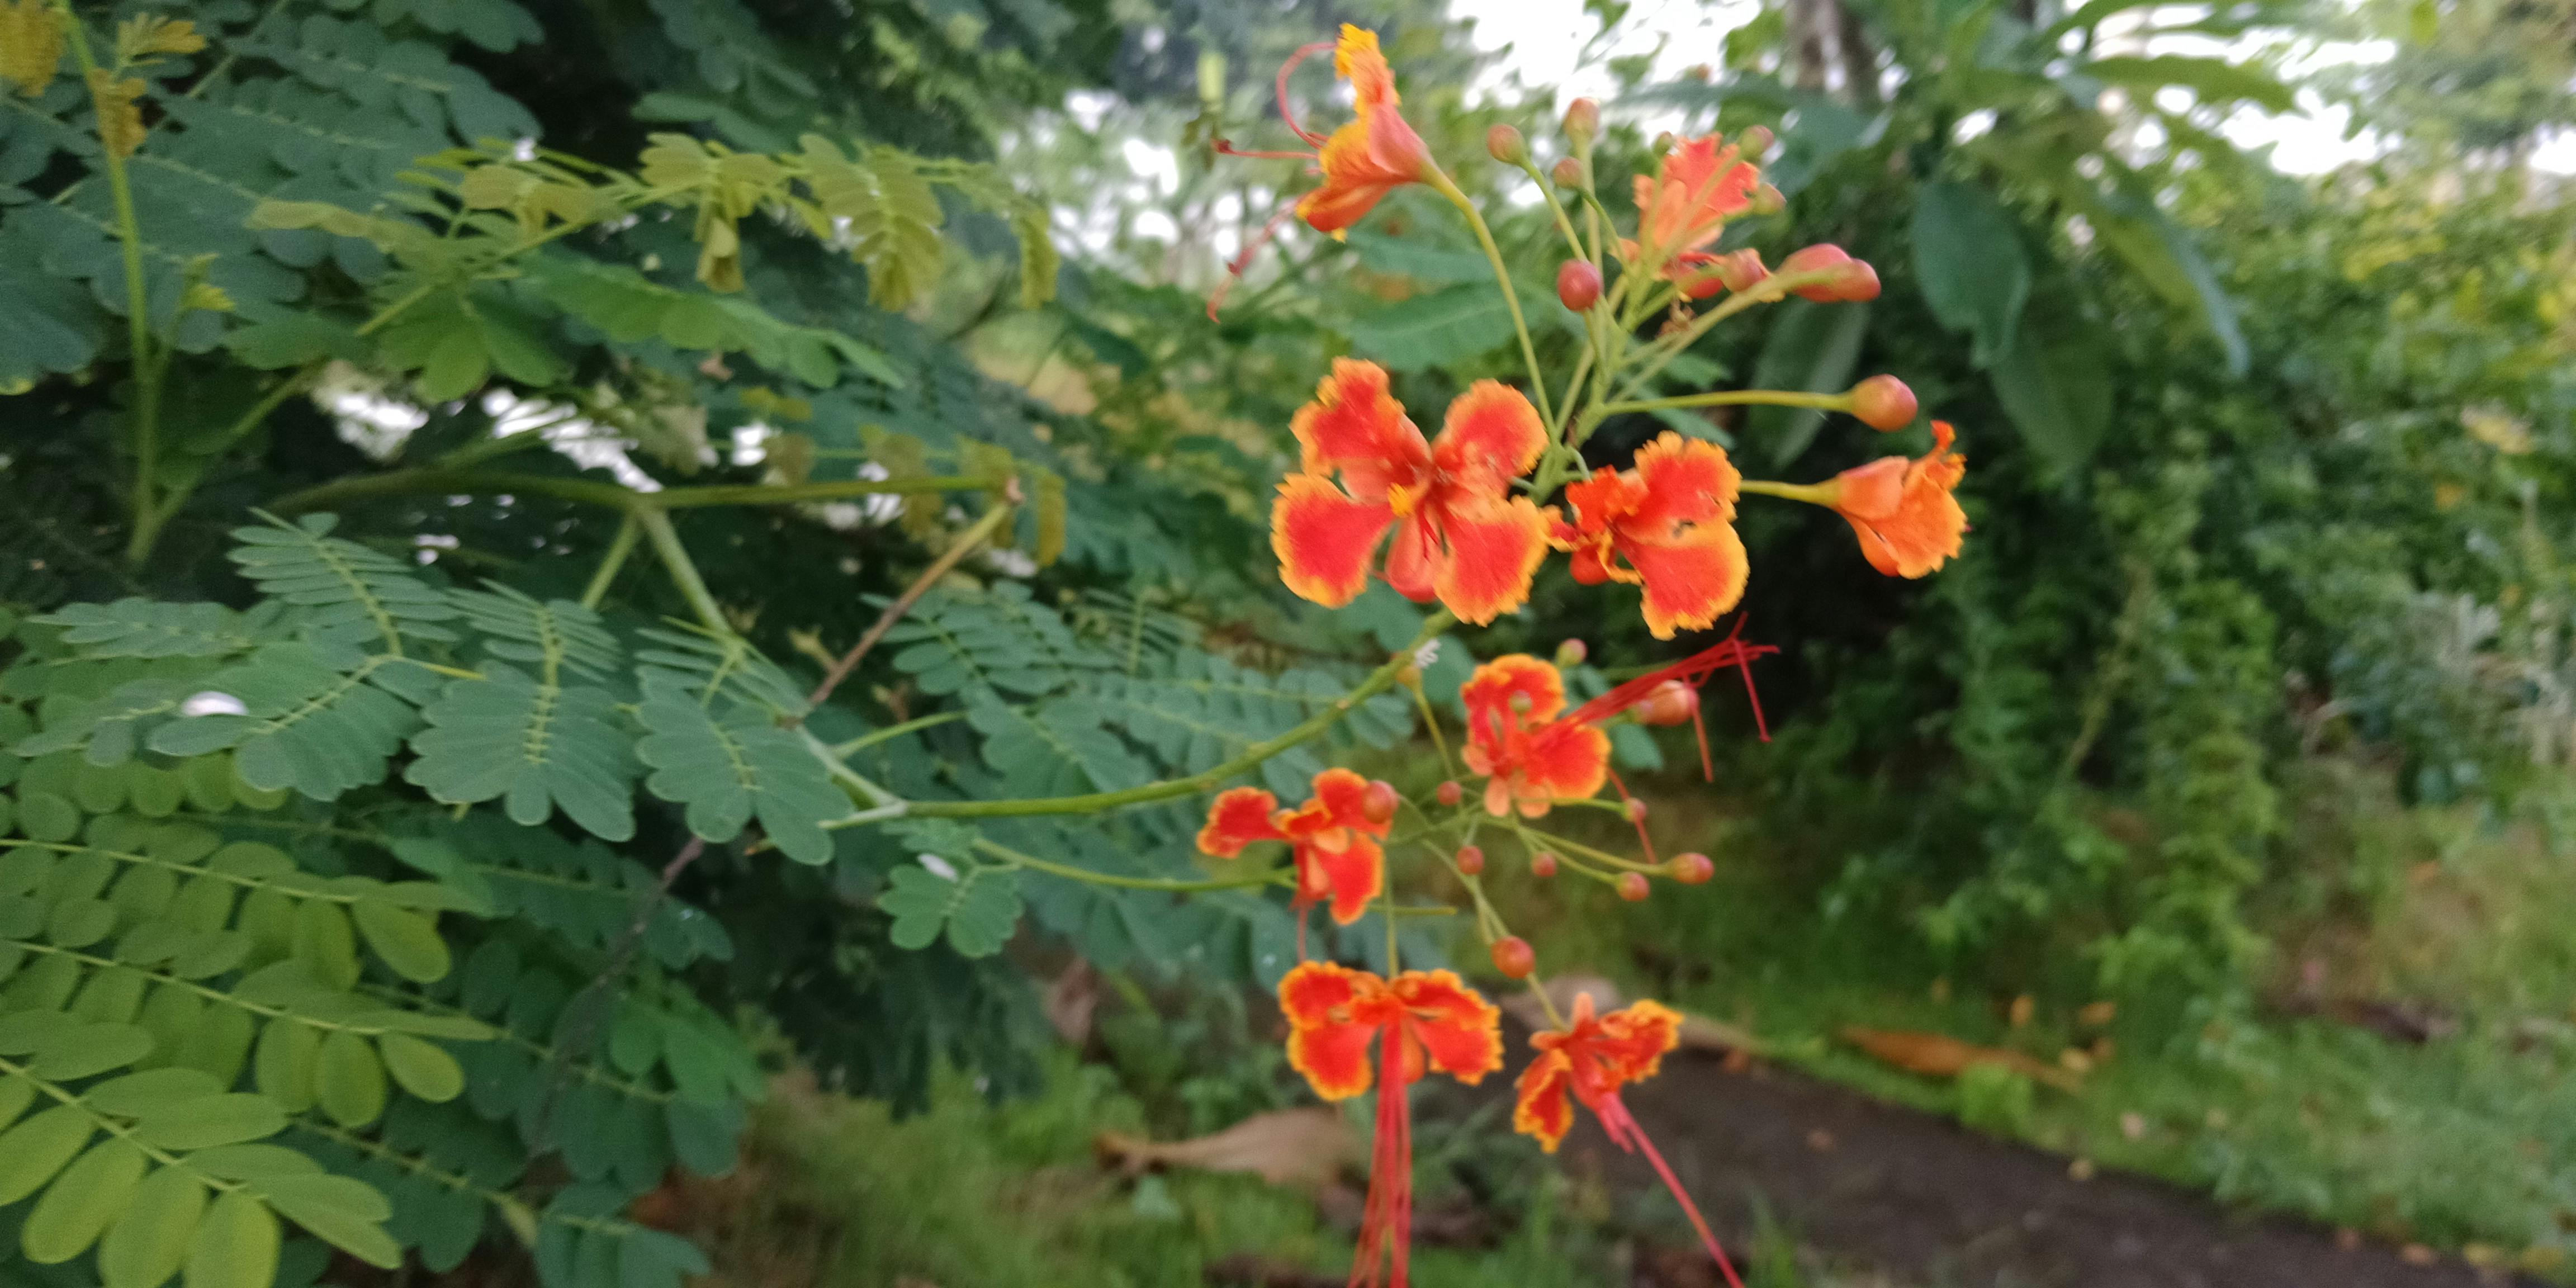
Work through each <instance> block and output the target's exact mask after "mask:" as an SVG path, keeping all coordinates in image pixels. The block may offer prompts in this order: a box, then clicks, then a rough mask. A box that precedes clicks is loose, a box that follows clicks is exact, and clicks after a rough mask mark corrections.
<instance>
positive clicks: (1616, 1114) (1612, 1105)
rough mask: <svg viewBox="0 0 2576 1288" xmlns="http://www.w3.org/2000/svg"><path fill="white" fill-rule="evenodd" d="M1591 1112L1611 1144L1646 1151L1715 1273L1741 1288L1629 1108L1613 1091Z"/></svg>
mask: <svg viewBox="0 0 2576 1288" xmlns="http://www.w3.org/2000/svg"><path fill="white" fill-rule="evenodd" d="M1592 1112H1593V1113H1594V1114H1596V1115H1598V1116H1599V1117H1600V1119H1601V1127H1602V1130H1603V1131H1605V1132H1607V1133H1608V1134H1609V1136H1610V1143H1611V1144H1613V1145H1617V1146H1618V1147H1619V1148H1621V1149H1623V1150H1626V1151H1627V1152H1629V1153H1631V1154H1634V1153H1637V1152H1638V1151H1640V1150H1643V1151H1644V1152H1645V1155H1646V1161H1647V1162H1648V1163H1650V1164H1652V1165H1653V1166H1654V1169H1655V1175H1657V1176H1660V1177H1662V1178H1664V1188H1665V1189H1668V1190H1671V1191H1672V1192H1673V1201H1674V1202H1676V1203H1679V1204H1681V1205H1682V1215H1684V1216H1687V1217H1689V1218H1690V1223H1691V1228H1692V1229H1694V1230H1696V1231H1698V1232H1699V1241H1700V1246H1702V1247H1704V1248H1707V1249H1708V1255H1709V1258H1710V1259H1711V1260H1713V1261H1715V1262H1717V1268H1718V1271H1719V1273H1721V1274H1724V1275H1725V1276H1726V1282H1727V1284H1728V1285H1729V1286H1730V1288H1744V1281H1743V1280H1742V1279H1739V1278H1737V1277H1736V1275H1735V1263H1734V1262H1731V1261H1728V1260H1727V1259H1726V1249H1724V1248H1721V1247H1719V1246H1718V1244H1717V1236H1716V1235H1714V1234H1711V1233H1709V1229H1708V1221H1707V1219H1706V1218H1704V1217H1702V1216H1700V1214H1699V1205H1698V1204H1696V1203H1693V1202H1691V1196H1690V1191H1688V1190H1685V1189H1683V1188H1682V1183H1681V1178H1679V1177H1677V1176H1674V1175H1673V1169H1672V1168H1671V1167H1670V1166H1669V1165H1667V1164H1666V1163H1665V1162H1664V1156H1663V1155H1662V1154H1661V1153H1658V1152H1656V1149H1655V1142H1653V1141H1651V1140H1648V1139H1646V1129H1645V1128H1643V1127H1640V1126H1638V1125H1637V1120H1636V1118H1635V1117H1633V1116H1631V1115H1630V1114H1629V1113H1628V1106H1626V1105H1624V1104H1622V1103H1620V1101H1619V1093H1618V1092H1615V1091H1614V1092H1611V1093H1609V1094H1608V1095H1605V1096H1603V1097H1601V1103H1599V1104H1597V1105H1594V1106H1593V1107H1592Z"/></svg>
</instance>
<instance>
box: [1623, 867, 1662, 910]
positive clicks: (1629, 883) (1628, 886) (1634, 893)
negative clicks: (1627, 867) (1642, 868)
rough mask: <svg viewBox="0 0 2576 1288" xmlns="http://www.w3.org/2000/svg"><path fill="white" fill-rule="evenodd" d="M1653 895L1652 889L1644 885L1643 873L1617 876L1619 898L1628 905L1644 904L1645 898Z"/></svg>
mask: <svg viewBox="0 0 2576 1288" xmlns="http://www.w3.org/2000/svg"><path fill="white" fill-rule="evenodd" d="M1653 893H1654V887H1652V886H1650V885H1647V884H1646V874H1645V873H1643V872H1622V873H1620V874H1619V897H1620V898H1622V899H1625V900H1627V901H1628V902H1630V903H1644V902H1645V901H1646V896H1647V895H1650V894H1653Z"/></svg>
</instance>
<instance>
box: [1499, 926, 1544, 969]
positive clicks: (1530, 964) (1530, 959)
mask: <svg viewBox="0 0 2576 1288" xmlns="http://www.w3.org/2000/svg"><path fill="white" fill-rule="evenodd" d="M1494 969H1495V970H1498V971H1501V972H1502V973H1503V975H1504V976H1505V977H1506V978H1510V979H1528V978H1529V976H1530V972H1531V971H1534V970H1537V969H1538V950H1536V949H1534V948H1531V947H1530V946H1529V941H1528V940H1526V939H1523V938H1521V937H1520V936H1518V935H1505V936H1503V937H1502V938H1500V939H1497V940H1495V941H1494Z"/></svg>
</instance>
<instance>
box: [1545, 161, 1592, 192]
mask: <svg viewBox="0 0 2576 1288" xmlns="http://www.w3.org/2000/svg"><path fill="white" fill-rule="evenodd" d="M1547 177H1548V178H1551V179H1554V180H1556V186H1557V187H1560V188H1580V187H1582V186H1583V163H1582V162H1580V161H1577V160H1575V159H1574V158H1572V157H1565V158H1562V159H1560V160H1558V161H1557V163H1556V165H1555V166H1554V167H1552V168H1551V169H1549V170H1548V172H1547Z"/></svg>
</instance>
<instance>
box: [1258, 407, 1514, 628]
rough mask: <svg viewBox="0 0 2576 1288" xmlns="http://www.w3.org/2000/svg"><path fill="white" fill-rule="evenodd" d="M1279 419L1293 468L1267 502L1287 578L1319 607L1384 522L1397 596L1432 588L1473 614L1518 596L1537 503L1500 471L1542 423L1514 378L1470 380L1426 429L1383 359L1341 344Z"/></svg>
mask: <svg viewBox="0 0 2576 1288" xmlns="http://www.w3.org/2000/svg"><path fill="white" fill-rule="evenodd" d="M1289 428H1290V429H1291V430H1292V431H1293V432H1295V434H1296V435H1297V442H1298V445H1299V447H1300V448H1301V449H1302V456H1303V467H1302V472H1300V473H1297V474H1292V475H1290V476H1289V477H1288V478H1287V479H1286V480H1284V481H1283V482H1281V483H1280V485H1279V499H1278V501H1277V503H1276V504H1275V505H1273V506H1272V508H1271V511H1270V548H1271V550H1272V551H1273V552H1274V553H1276V554H1277V555H1278V556H1279V576H1280V580H1282V581H1284V582H1286V583H1287V584H1288V589H1290V590H1292V591H1295V592H1296V593H1297V594H1299V595H1301V596H1303V597H1305V598H1307V599H1311V600H1313V601H1315V602H1316V603H1319V604H1323V605H1326V606H1328V607H1334V608H1338V607H1340V606H1342V605H1343V604H1347V603H1349V602H1351V600H1352V599H1354V598H1356V597H1358V595H1359V593H1360V591H1361V590H1362V589H1363V588H1365V587H1366V586H1367V585H1368V573H1369V565H1370V564H1371V563H1372V562H1373V561H1374V558H1375V555H1376V553H1377V546H1378V541H1379V539H1380V538H1381V537H1384V536H1385V535H1386V531H1387V529H1388V528H1390V527H1392V528H1395V529H1396V534H1395V543H1394V546H1393V548H1391V549H1390V550H1389V551H1388V552H1387V557H1386V579H1387V582H1388V583H1389V584H1391V585H1393V586H1394V587H1395V588H1396V589H1397V590H1398V591H1401V592H1402V593H1403V594H1404V595H1405V596H1406V597H1407V598H1409V599H1414V600H1426V599H1431V598H1434V597H1437V598H1438V599H1439V600H1440V602H1441V603H1442V604H1443V605H1445V606H1447V607H1448V609H1449V611H1451V612H1453V613H1456V614H1457V615H1458V616H1459V618H1460V619H1461V620H1464V621H1468V622H1473V623H1476V624H1478V625H1482V624H1484V623H1486V622H1490V621H1492V620H1494V618H1495V617H1497V616H1499V615H1501V614H1502V613H1504V612H1505V611H1507V610H1510V609H1513V608H1517V607H1519V606H1520V604H1521V602H1522V601H1524V600H1526V599H1528V598H1529V587H1530V578H1531V577H1532V576H1533V575H1534V574H1535V573H1536V572H1537V571H1538V565H1539V561H1540V560H1541V559H1543V558H1545V557H1546V555H1547V517H1546V515H1544V514H1543V513H1541V512H1540V510H1539V508H1538V507H1537V506H1536V505H1534V504H1532V503H1531V502H1530V499H1529V498H1528V497H1525V496H1515V495H1513V494H1512V490H1511V483H1512V480H1513V479H1514V478H1517V477H1519V476H1520V475H1521V474H1522V473H1523V472H1525V471H1527V470H1528V469H1529V467H1530V466H1532V465H1534V464H1536V463H1537V462H1538V458H1539V453H1540V452H1541V451H1543V450H1544V449H1545V448H1546V446H1547V430H1546V428H1545V427H1544V426H1543V425H1542V424H1541V423H1540V422H1539V418H1538V411H1537V409H1536V408H1533V407H1531V406H1530V403H1529V399H1527V398H1524V397H1522V396H1521V394H1520V391H1518V390H1516V389H1513V388H1511V387H1509V386H1507V385H1503V384H1499V383H1497V382H1495V381H1491V380H1479V381H1477V382H1476V383H1475V384H1473V385H1471V386H1469V387H1468V389H1467V392H1465V393H1463V394H1460V395H1459V396H1458V400H1457V401H1456V402H1453V403H1451V404H1449V414H1448V417H1447V419H1446V421H1445V422H1444V423H1443V424H1442V426H1441V429H1440V437H1439V439H1438V440H1437V441H1435V442H1431V443H1425V442H1424V441H1423V438H1422V431H1421V430H1420V429H1418V428H1415V426H1414V424H1413V422H1412V421H1411V420H1410V419H1407V418H1406V416H1405V414H1404V407H1403V404H1401V403H1398V402H1397V401H1396V400H1395V396H1394V395H1393V394H1390V393H1388V392H1387V378H1386V370H1385V369H1384V368H1382V367H1380V366H1378V365H1377V364H1376V363H1373V362H1358V361H1353V360H1351V359H1348V358H1341V359H1336V360H1335V361H1334V363H1333V370H1332V374H1330V375H1328V376H1326V377H1324V379H1323V382H1322V383H1321V384H1319V385H1317V386H1316V389H1315V400H1314V401H1313V402H1310V403H1308V404H1306V405H1305V406H1304V407H1301V408H1299V409H1298V411H1297V416H1296V419H1295V420H1293V421H1291V422H1290V423H1289ZM1336 473H1338V474H1339V475H1340V482H1339V483H1338V484H1336V483H1335V482H1334V475H1335V474H1336Z"/></svg>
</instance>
